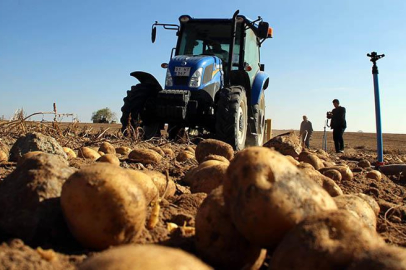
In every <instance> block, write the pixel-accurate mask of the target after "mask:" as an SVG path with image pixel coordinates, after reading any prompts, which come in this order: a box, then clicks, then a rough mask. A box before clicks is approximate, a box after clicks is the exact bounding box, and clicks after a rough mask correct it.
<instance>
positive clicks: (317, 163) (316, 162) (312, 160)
mask: <svg viewBox="0 0 406 270" xmlns="http://www.w3.org/2000/svg"><path fill="white" fill-rule="evenodd" d="M299 161H302V162H305V163H309V164H310V165H312V166H313V167H314V168H315V169H316V170H319V169H321V168H323V167H324V164H323V161H321V160H320V158H319V157H318V156H317V155H315V154H313V153H310V152H307V151H303V152H302V153H300V154H299Z"/></svg>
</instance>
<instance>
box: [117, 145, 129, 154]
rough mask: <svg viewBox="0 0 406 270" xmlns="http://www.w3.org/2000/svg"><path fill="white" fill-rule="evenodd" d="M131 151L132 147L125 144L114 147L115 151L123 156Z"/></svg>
mask: <svg viewBox="0 0 406 270" xmlns="http://www.w3.org/2000/svg"><path fill="white" fill-rule="evenodd" d="M131 151H132V149H131V148H130V147H127V146H120V147H117V148H116V153H117V154H120V155H123V156H127V155H128V154H129V153H130V152H131Z"/></svg>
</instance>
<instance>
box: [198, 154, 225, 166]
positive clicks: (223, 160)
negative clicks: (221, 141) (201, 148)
mask: <svg viewBox="0 0 406 270" xmlns="http://www.w3.org/2000/svg"><path fill="white" fill-rule="evenodd" d="M208 160H217V161H221V162H224V163H226V164H230V161H229V160H228V159H226V158H225V157H223V156H219V155H208V156H206V157H205V158H204V160H203V162H205V161H208Z"/></svg>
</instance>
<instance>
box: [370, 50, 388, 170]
mask: <svg viewBox="0 0 406 270" xmlns="http://www.w3.org/2000/svg"><path fill="white" fill-rule="evenodd" d="M367 56H368V57H370V58H371V62H372V63H373V66H372V76H373V80H374V94H375V117H376V141H377V154H378V162H377V163H376V166H377V167H379V166H381V165H384V162H383V141H382V124H381V101H380V97H379V83H378V74H379V72H378V66H377V65H376V61H378V60H379V59H381V58H382V57H385V55H384V54H381V55H378V54H377V53H376V52H372V53H370V54H369V53H368V54H367Z"/></svg>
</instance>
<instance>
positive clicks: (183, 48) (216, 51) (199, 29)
mask: <svg viewBox="0 0 406 270" xmlns="http://www.w3.org/2000/svg"><path fill="white" fill-rule="evenodd" d="M239 32H240V31H237V33H239ZM230 34H231V22H230V23H224V22H221V23H220V22H219V23H215V22H189V23H187V24H185V25H184V26H183V31H182V36H181V37H180V39H181V40H180V46H179V50H178V55H215V56H218V57H219V58H220V59H221V60H223V62H226V63H227V62H228V58H229V51H230V40H231V36H230ZM236 44H239V34H237V38H236ZM239 53H240V46H239V45H236V46H235V47H234V56H233V59H237V62H238V58H239ZM234 61H235V60H234Z"/></svg>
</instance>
